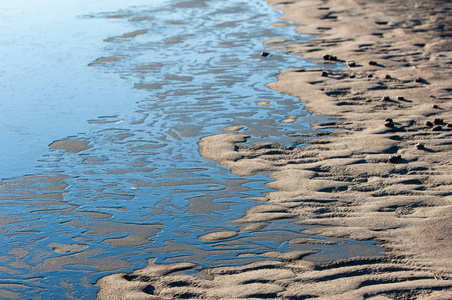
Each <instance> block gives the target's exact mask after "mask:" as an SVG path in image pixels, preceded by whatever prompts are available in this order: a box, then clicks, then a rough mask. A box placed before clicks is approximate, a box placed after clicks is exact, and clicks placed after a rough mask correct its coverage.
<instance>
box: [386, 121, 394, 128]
mask: <svg viewBox="0 0 452 300" xmlns="http://www.w3.org/2000/svg"><path fill="white" fill-rule="evenodd" d="M385 126H386V127H388V128H393V127H394V123H393V122H392V121H385Z"/></svg>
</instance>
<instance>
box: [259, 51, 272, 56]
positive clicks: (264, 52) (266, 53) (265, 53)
mask: <svg viewBox="0 0 452 300" xmlns="http://www.w3.org/2000/svg"><path fill="white" fill-rule="evenodd" d="M269 55H270V53H268V52H266V51H262V53H261V56H263V57H267V56H269Z"/></svg>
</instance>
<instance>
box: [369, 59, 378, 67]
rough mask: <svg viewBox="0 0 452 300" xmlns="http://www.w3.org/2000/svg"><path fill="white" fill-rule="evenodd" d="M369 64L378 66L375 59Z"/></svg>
mask: <svg viewBox="0 0 452 300" xmlns="http://www.w3.org/2000/svg"><path fill="white" fill-rule="evenodd" d="M369 65H371V66H376V65H377V62H376V61H374V60H369Z"/></svg>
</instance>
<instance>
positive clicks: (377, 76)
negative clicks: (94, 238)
mask: <svg viewBox="0 0 452 300" xmlns="http://www.w3.org/2000/svg"><path fill="white" fill-rule="evenodd" d="M269 3H270V4H271V5H275V4H280V3H281V4H284V6H278V7H276V8H277V9H281V10H283V11H284V13H285V14H284V16H283V18H284V19H288V20H292V21H294V22H295V23H297V24H300V25H301V24H303V25H301V26H300V27H299V28H298V31H299V32H300V33H308V34H314V35H317V36H316V37H315V38H313V39H312V40H311V42H309V43H307V44H292V45H287V46H285V47H286V50H287V51H288V52H290V53H293V54H301V55H302V56H303V58H312V59H314V60H316V61H319V62H321V63H328V61H329V60H334V59H335V58H337V60H335V61H334V62H340V63H342V64H344V66H346V67H345V68H344V69H343V70H340V71H330V70H321V69H306V70H304V69H293V70H285V71H282V72H281V73H280V75H279V76H278V81H277V82H274V83H270V84H269V85H268V86H269V87H270V88H272V89H275V90H278V91H281V92H284V93H287V94H290V95H293V96H296V97H299V98H300V99H301V101H305V102H306V108H307V109H308V110H309V111H311V112H313V114H315V115H329V116H332V117H334V118H336V120H338V121H331V122H327V123H323V124H316V125H315V126H314V127H315V128H318V129H328V128H329V129H334V130H331V131H318V132H317V133H314V134H312V137H314V139H312V140H310V141H309V142H307V144H306V145H304V146H302V147H293V146H291V147H285V145H279V144H276V143H269V144H259V145H253V146H249V145H243V144H242V143H243V142H245V141H246V139H247V138H248V136H247V135H246V134H243V133H234V132H233V130H234V127H232V126H233V125H234V126H237V124H231V127H230V128H227V129H225V130H226V131H228V132H226V133H220V134H218V135H214V136H209V137H206V138H204V139H202V140H201V141H200V143H199V146H200V153H201V155H202V156H203V157H205V158H208V159H211V160H214V161H217V162H218V163H220V164H221V165H223V166H225V167H227V168H230V169H231V171H232V172H233V173H234V174H237V175H240V176H248V175H252V174H255V173H256V172H260V171H265V172H271V175H270V177H271V178H272V179H274V181H273V182H271V183H270V184H269V187H270V188H272V189H274V191H273V192H270V193H268V194H266V195H265V197H263V198H260V199H258V200H260V201H262V202H265V203H266V204H270V205H267V206H257V207H254V208H252V209H250V210H249V211H248V212H247V213H246V215H245V216H244V217H243V218H241V219H239V220H237V223H239V224H241V223H247V224H249V223H250V222H251V223H254V225H252V226H250V225H246V226H245V225H244V226H243V227H242V230H243V231H247V230H249V231H252V230H259V228H262V227H263V226H265V224H266V222H269V221H271V220H276V219H281V218H287V217H293V216H296V217H297V218H299V223H301V224H309V225H325V226H321V227H319V228H317V229H311V230H308V231H307V233H309V234H312V235H315V236H324V237H338V238H344V237H346V238H351V239H355V240H374V241H379V242H381V243H382V246H383V247H385V248H386V249H388V251H387V252H385V254H384V256H383V257H380V258H362V257H361V258H356V259H349V260H343V261H334V262H330V263H314V262H310V261H307V260H303V259H302V258H303V257H305V256H307V255H309V254H311V253H312V252H295V253H279V252H272V253H266V256H268V257H274V258H278V259H279V261H270V260H266V259H265V258H263V259H262V261H261V262H257V263H253V264H248V265H245V266H240V267H217V268H211V269H205V270H202V271H201V272H198V273H193V274H185V272H183V271H186V270H194V269H197V268H198V267H199V266H197V265H195V264H192V263H180V264H169V265H158V264H153V262H152V261H149V265H148V267H146V268H144V269H141V270H137V271H135V272H133V273H132V274H114V275H110V276H107V277H104V278H102V279H101V280H99V282H98V285H99V286H100V292H99V297H100V298H102V299H187V298H192V299H197V298H199V299H240V298H247V299H253V298H256V299H262V298H277V299H308V298H320V299H363V298H366V299H367V298H369V299H370V298H371V299H451V298H452V280H451V279H450V275H451V270H452V263H451V260H450V258H451V257H452V242H451V240H452V239H451V238H452V234H451V233H452V216H451V212H452V206H451V203H452V185H451V184H452V175H450V174H451V169H452V167H451V159H450V158H451V154H452V146H451V145H452V143H451V136H452V125H449V124H452V113H451V108H452V107H451V106H452V105H451V100H452V95H451V91H452V89H451V86H452V80H451V73H452V71H451V68H450V65H451V62H452V54H451V50H452V40H451V32H452V30H451V29H452V28H451V24H452V22H451V15H450V11H451V9H452V4H451V3H450V2H448V1H445V0H444V1H440V0H438V1H422V0H420V1H400V0H390V1H385V2H384V3H382V2H381V1H376V0H371V1H364V0H350V1H332V0H330V1H321V0H311V1H310V0H307V1H306V0H304V1H301V0H299V1H293V2H282V1H274V0H270V1H269ZM270 50H271V49H270ZM325 54H329V56H325V57H324V55H325ZM324 58H326V59H327V60H326V62H325V60H324ZM352 61H353V62H354V63H353V62H352ZM347 65H349V66H348V67H347ZM294 117H296V116H288V119H291V118H294ZM449 122H450V123H449ZM237 128H240V127H237ZM300 138H305V135H303V136H302V135H300ZM233 235H234V233H231V232H223V233H218V234H210V235H208V236H205V237H204V239H205V240H214V239H223V238H229V237H231V236H233ZM316 242H319V241H318V240H315V241H313V240H311V239H303V240H299V239H298V240H291V241H289V243H307V244H309V243H316Z"/></svg>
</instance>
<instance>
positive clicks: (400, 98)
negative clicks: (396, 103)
mask: <svg viewBox="0 0 452 300" xmlns="http://www.w3.org/2000/svg"><path fill="white" fill-rule="evenodd" d="M397 100H405V97H403V96H397Z"/></svg>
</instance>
